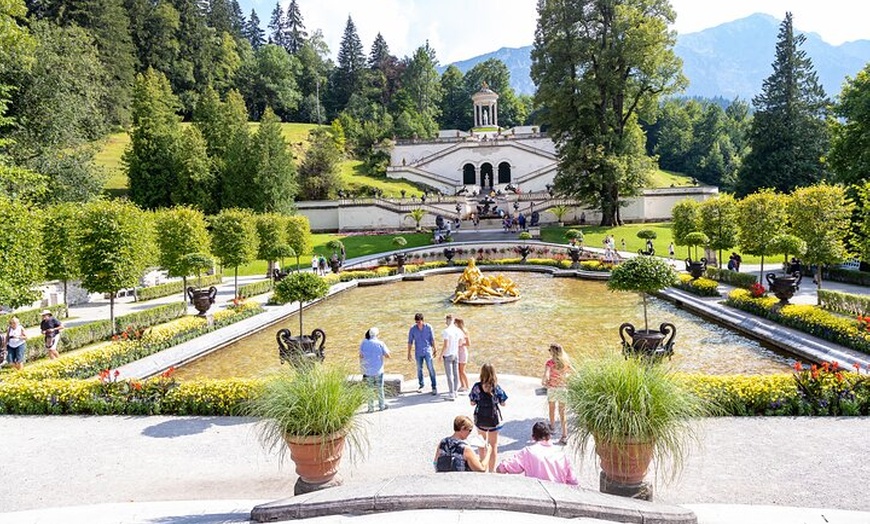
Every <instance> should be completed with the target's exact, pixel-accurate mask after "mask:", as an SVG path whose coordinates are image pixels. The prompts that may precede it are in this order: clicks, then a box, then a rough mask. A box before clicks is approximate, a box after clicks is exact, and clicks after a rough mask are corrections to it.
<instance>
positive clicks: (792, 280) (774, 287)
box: [766, 271, 803, 306]
mask: <svg viewBox="0 0 870 524" xmlns="http://www.w3.org/2000/svg"><path fill="white" fill-rule="evenodd" d="M766 278H767V283H768V284H770V290H771V291H772V292H773V294H774V295H776V298H778V299H779V304H780V305H782V306H784V305H786V304H788V301H789V299H791V297H793V296H794V294H795V293H796V292H797V291H798V290H799V289H800V283H801V279H803V275H802V274H801V272H800V271H795V272H794V273H792V274H790V275H785V276H781V277H780V276H776V275H775V274H774V273H768V274H767V276H766Z"/></svg>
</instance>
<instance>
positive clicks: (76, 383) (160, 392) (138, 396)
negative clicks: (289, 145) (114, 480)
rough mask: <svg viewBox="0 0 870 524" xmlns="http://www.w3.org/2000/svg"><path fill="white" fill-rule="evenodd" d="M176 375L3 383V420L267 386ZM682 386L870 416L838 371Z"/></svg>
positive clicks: (736, 410)
mask: <svg viewBox="0 0 870 524" xmlns="http://www.w3.org/2000/svg"><path fill="white" fill-rule="evenodd" d="M169 375H170V374H164V376H161V377H155V378H152V379H148V380H144V381H139V380H117V379H115V378H114V373H112V372H110V371H108V370H106V371H104V373H103V374H102V376H101V378H100V379H89V380H76V379H46V380H41V381H36V380H9V381H5V382H0V414H18V415H50V414H57V415H156V414H163V415H200V416H225V415H239V414H240V411H239V408H240V406H241V405H242V404H243V403H244V402H246V401H247V400H248V399H250V398H252V397H253V396H254V395H255V394H256V393H257V391H258V389H259V388H260V387H262V385H263V381H262V380H261V379H223V380H213V379H208V380H194V381H189V382H181V383H178V382H177V381H175V380H174V379H172V377H171V376H169ZM679 377H680V379H681V380H683V381H684V383H685V384H686V385H687V386H688V387H689V388H690V389H691V390H692V391H694V392H695V393H696V394H697V395H699V396H701V397H703V398H705V399H708V400H710V401H712V403H713V404H714V406H716V409H715V410H714V414H715V415H718V416H810V415H812V416H857V415H862V416H866V415H870V377H868V376H867V375H858V374H857V373H855V372H852V371H847V370H845V369H842V368H840V367H839V366H837V365H836V364H835V363H830V364H823V365H821V366H811V367H808V368H804V367H802V366H800V370H796V371H795V372H794V373H791V374H788V373H780V374H776V375H696V374H682V375H679Z"/></svg>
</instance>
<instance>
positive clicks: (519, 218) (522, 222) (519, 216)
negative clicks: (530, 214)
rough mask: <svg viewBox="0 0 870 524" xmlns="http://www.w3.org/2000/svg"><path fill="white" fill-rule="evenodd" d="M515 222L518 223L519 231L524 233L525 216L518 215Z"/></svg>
mask: <svg viewBox="0 0 870 524" xmlns="http://www.w3.org/2000/svg"><path fill="white" fill-rule="evenodd" d="M517 221H518V222H519V224H520V230H521V231H525V230H526V215H524V214H522V213H520V214H519V215H518V216H517Z"/></svg>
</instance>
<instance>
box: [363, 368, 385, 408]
mask: <svg viewBox="0 0 870 524" xmlns="http://www.w3.org/2000/svg"><path fill="white" fill-rule="evenodd" d="M363 379H365V381H366V384H368V385H369V387H371V388H372V389H373V390H375V392H377V394H378V409H384V374H383V373H380V374H378V375H364V376H363ZM374 402H375V401H374V399H373V398H372V397H369V411H372V410H373V409H374Z"/></svg>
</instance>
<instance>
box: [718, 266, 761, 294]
mask: <svg viewBox="0 0 870 524" xmlns="http://www.w3.org/2000/svg"><path fill="white" fill-rule="evenodd" d="M707 278H709V279H710V280H715V281H717V282H722V283H723V284H730V285H732V286H734V287H740V288H743V289H749V287H750V286H751V285H752V284H755V283H756V282H758V277H756V276H755V275H753V274H750V273H740V272H737V271H731V270H729V269H719V268H716V267H708V268H707Z"/></svg>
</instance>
